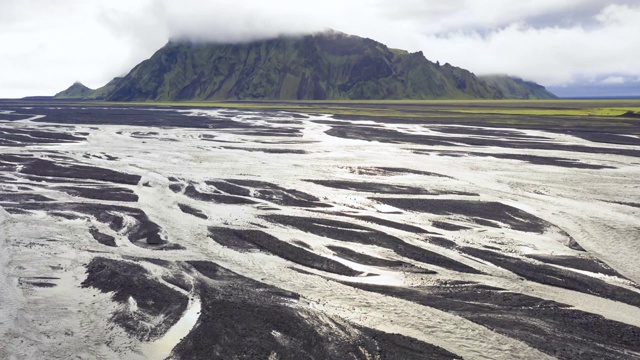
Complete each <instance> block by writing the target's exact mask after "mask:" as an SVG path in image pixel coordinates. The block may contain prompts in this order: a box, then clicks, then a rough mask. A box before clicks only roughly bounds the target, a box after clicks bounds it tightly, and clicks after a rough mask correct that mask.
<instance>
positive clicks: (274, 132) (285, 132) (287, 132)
mask: <svg viewBox="0 0 640 360" xmlns="http://www.w3.org/2000/svg"><path fill="white" fill-rule="evenodd" d="M238 128H240V127H238ZM231 132H232V133H234V134H237V135H248V136H281V137H302V131H300V129H295V128H282V127H279V128H274V127H269V126H262V127H260V126H256V125H252V128H245V129H237V130H236V129H233V130H231Z"/></svg>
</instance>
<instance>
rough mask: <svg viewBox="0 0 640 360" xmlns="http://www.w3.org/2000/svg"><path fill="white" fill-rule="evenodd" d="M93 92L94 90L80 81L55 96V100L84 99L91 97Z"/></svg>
mask: <svg viewBox="0 0 640 360" xmlns="http://www.w3.org/2000/svg"><path fill="white" fill-rule="evenodd" d="M92 92H93V89H90V88H88V87H86V86H85V85H84V84H82V83H81V82H79V81H76V82H74V83H73V85H71V86H69V87H68V88H67V89H65V90H63V91H61V92H59V93H57V94H55V95H54V98H58V99H83V98H86V97H87V96H89V95H90V94H91V93H92Z"/></svg>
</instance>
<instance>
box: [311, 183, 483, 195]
mask: <svg viewBox="0 0 640 360" xmlns="http://www.w3.org/2000/svg"><path fill="white" fill-rule="evenodd" d="M304 181H308V182H311V183H314V184H317V185H322V186H326V187H330V188H334V189H341V190H352V191H360V192H370V193H379V194H397V195H467V196H479V195H478V194H476V193H470V192H464V191H451V190H447V191H434V190H427V189H424V188H419V187H414V186H405V185H393V184H383V183H372V182H361V181H349V180H304Z"/></svg>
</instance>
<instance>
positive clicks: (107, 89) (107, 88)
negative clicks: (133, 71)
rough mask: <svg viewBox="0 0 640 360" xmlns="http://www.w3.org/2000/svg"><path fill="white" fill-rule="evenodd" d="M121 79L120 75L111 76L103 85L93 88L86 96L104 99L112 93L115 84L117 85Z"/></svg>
mask: <svg viewBox="0 0 640 360" xmlns="http://www.w3.org/2000/svg"><path fill="white" fill-rule="evenodd" d="M121 80H122V77H115V78H113V79H112V80H111V81H109V82H108V83H107V84H106V85H104V86H103V87H101V88H98V89H95V90H93V91H92V92H91V94H90V95H89V96H88V97H87V98H89V99H95V100H104V99H106V98H107V97H109V96H110V95H111V94H112V93H113V91H114V90H115V89H116V86H117V85H118V83H120V81H121Z"/></svg>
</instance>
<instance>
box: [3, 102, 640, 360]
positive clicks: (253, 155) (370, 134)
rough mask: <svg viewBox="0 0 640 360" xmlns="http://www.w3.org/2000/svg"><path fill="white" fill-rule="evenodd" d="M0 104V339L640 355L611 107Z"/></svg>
mask: <svg viewBox="0 0 640 360" xmlns="http://www.w3.org/2000/svg"><path fill="white" fill-rule="evenodd" d="M0 114H1V115H2V116H0V135H2V136H0V179H1V182H0V250H1V251H0V272H1V274H0V288H2V289H3V291H2V292H0V358H1V359H42V358H78V359H94V358H100V359H122V358H127V359H164V358H170V359H234V358H236V359H342V358H349V359H457V358H464V359H516V358H517V359H552V358H558V359H578V358H579V359H621V358H629V359H633V358H638V359H640V285H639V284H640V267H639V266H638V264H640V206H639V205H638V204H640V186H639V185H638V179H639V178H640V142H639V141H636V140H637V139H636V138H635V137H633V136H629V134H628V133H625V131H626V130H625V128H615V129H611V130H610V131H608V132H606V133H603V134H598V133H597V132H585V131H583V130H581V129H573V130H571V129H568V130H567V129H564V130H563V131H562V132H561V131H558V129H557V128H549V129H545V128H543V127H540V126H531V127H526V126H524V125H522V124H520V125H519V126H518V127H513V128H506V127H497V126H494V125H492V126H489V125H487V124H485V123H483V122H482V121H479V120H478V121H477V122H476V123H474V119H473V115H470V118H469V119H468V121H466V123H464V124H460V123H458V124H456V125H451V124H448V123H447V119H446V118H442V119H440V118H437V117H434V118H429V119H425V120H424V121H419V120H415V119H413V120H412V121H399V120H398V119H391V118H390V119H384V118H376V119H375V121H373V120H372V119H370V118H368V119H362V118H358V117H354V116H330V115H322V114H303V113H292V112H285V111H276V110H273V111H241V110H231V109H184V108H183V109H172V108H164V109H160V108H145V107H126V106H104V107H101V106H100V107H96V106H89V107H82V106H77V105H71V104H57V105H51V104H41V105H37V106H34V105H33V104H31V105H29V106H28V107H27V106H24V105H21V104H20V103H2V104H0ZM603 121H604V120H603ZM629 131H630V130H629ZM634 131H635V130H634ZM573 134H575V135H573Z"/></svg>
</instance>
